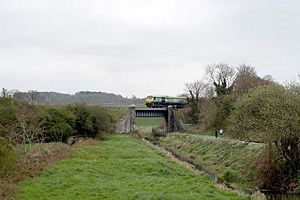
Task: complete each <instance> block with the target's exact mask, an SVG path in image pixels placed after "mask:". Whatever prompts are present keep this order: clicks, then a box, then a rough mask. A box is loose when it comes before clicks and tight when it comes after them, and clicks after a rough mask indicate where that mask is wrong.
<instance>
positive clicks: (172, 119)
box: [116, 105, 185, 133]
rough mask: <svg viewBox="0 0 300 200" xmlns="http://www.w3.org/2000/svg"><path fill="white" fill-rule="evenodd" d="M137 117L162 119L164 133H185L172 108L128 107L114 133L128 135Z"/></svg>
mask: <svg viewBox="0 0 300 200" xmlns="http://www.w3.org/2000/svg"><path fill="white" fill-rule="evenodd" d="M137 117H163V118H164V119H165V131H166V132H167V133H169V132H175V131H185V127H184V124H183V123H182V122H181V121H180V120H179V119H178V118H177V117H176V115H175V110H174V109H173V107H171V106H170V107H165V108H136V107H135V106H134V105H132V106H130V107H129V114H128V115H126V116H125V117H123V118H122V119H121V120H120V121H119V123H118V124H117V126H116V132H118V133H128V132H131V131H134V129H135V126H136V124H135V119H136V118H137Z"/></svg>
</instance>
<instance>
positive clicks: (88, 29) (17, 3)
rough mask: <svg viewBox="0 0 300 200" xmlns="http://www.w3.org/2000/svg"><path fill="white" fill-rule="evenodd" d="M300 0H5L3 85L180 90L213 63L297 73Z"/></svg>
mask: <svg viewBox="0 0 300 200" xmlns="http://www.w3.org/2000/svg"><path fill="white" fill-rule="evenodd" d="M299 53H300V1H299V0H106V1H104V0H64V1H62V0H42V1H41V0H0V87H4V88H7V89H18V90H21V91H27V90H32V89H34V90H38V91H57V92H64V93H75V92H77V91H81V90H89V91H106V92H113V93H118V94H121V95H123V96H128V97H131V96H132V95H133V94H134V95H136V96H138V97H144V96H147V95H149V94H153V95H177V94H180V93H182V92H183V88H184V83H185V82H189V81H194V80H197V79H201V78H202V77H203V76H204V72H205V67H206V66H207V65H208V64H213V63H220V62H223V63H228V64H231V65H233V66H237V65H239V64H250V65H253V66H255V67H256V69H257V72H258V74H259V75H260V76H264V75H266V74H270V75H271V76H272V77H273V78H274V79H275V80H276V81H279V82H281V83H283V82H285V81H291V80H297V74H298V73H300V55H299Z"/></svg>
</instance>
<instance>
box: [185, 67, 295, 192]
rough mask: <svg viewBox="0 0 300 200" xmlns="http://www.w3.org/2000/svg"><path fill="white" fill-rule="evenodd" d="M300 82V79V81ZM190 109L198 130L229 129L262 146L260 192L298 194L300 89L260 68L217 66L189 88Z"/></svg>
mask: <svg viewBox="0 0 300 200" xmlns="http://www.w3.org/2000/svg"><path fill="white" fill-rule="evenodd" d="M299 78H300V77H299ZM185 91H186V93H185V96H186V97H187V98H188V101H189V102H190V105H189V106H188V107H187V108H186V109H184V110H182V111H181V112H182V113H183V114H182V116H183V120H184V121H185V122H187V123H194V124H195V126H194V129H195V130H194V131H207V130H219V129H223V130H225V132H226V134H227V135H229V136H230V137H232V138H235V139H240V140H245V141H255V142H263V143H265V144H267V148H266V152H265V154H264V156H262V158H260V160H258V161H259V163H260V164H259V166H258V168H259V171H260V174H261V176H260V177H261V183H262V185H261V187H264V188H273V189H274V188H276V189H283V190H294V189H296V187H297V185H300V184H299V183H298V180H297V177H298V176H299V175H300V173H299V170H300V84H299V82H293V83H289V84H286V85H281V84H279V83H277V82H275V81H274V80H273V78H272V77H271V76H270V75H267V76H264V77H259V76H258V74H257V72H256V70H255V67H253V66H250V65H240V66H238V67H237V69H235V68H233V67H231V66H229V65H228V64H223V63H221V64H214V65H209V66H207V68H206V74H205V77H204V78H203V79H200V80H196V81H193V82H189V83H186V84H185Z"/></svg>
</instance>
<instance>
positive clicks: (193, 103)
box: [184, 80, 208, 124]
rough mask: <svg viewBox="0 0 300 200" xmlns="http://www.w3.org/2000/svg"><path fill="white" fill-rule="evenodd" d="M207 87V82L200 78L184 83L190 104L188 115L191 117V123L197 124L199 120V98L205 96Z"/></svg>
mask: <svg viewBox="0 0 300 200" xmlns="http://www.w3.org/2000/svg"><path fill="white" fill-rule="evenodd" d="M207 88H208V84H207V83H205V82H203V81H200V80H198V81H194V82H191V83H186V84H185V89H184V90H185V92H186V97H187V99H188V101H189V104H190V111H189V116H190V117H191V119H192V122H193V123H196V124H197V123H199V122H200V114H201V106H200V102H201V98H203V97H204V96H206V94H207Z"/></svg>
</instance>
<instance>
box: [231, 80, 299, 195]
mask: <svg viewBox="0 0 300 200" xmlns="http://www.w3.org/2000/svg"><path fill="white" fill-rule="evenodd" d="M299 124H300V96H299V95H298V94H297V93H295V92H292V91H291V90H290V89H286V88H284V87H282V86H275V85H270V86H264V87H260V88H257V89H255V90H253V91H252V92H250V93H249V94H247V95H245V96H243V97H242V98H241V99H240V101H238V102H237V104H236V106H235V110H234V111H233V113H232V115H231V131H230V133H232V134H233V135H234V136H236V137H238V138H241V139H246V140H260V141H262V142H265V143H268V145H269V147H268V157H269V158H270V159H267V160H266V161H267V162H265V166H264V167H263V168H262V169H261V170H262V171H261V174H262V179H263V180H262V181H263V182H264V183H265V184H264V185H263V187H273V186H274V184H276V187H279V188H281V189H290V188H289V184H290V182H291V181H292V179H294V178H295V177H296V174H297V170H299V169H300V145H299V144H300V126H299Z"/></svg>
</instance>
